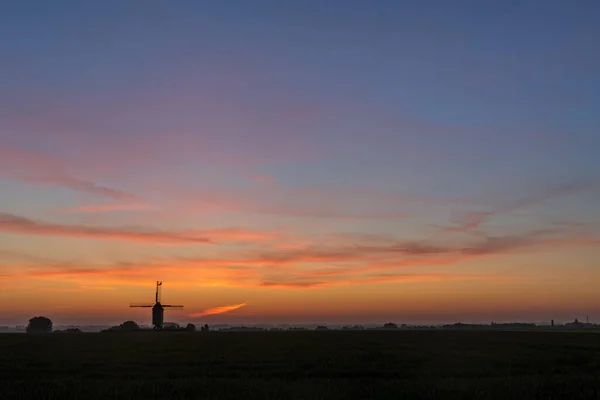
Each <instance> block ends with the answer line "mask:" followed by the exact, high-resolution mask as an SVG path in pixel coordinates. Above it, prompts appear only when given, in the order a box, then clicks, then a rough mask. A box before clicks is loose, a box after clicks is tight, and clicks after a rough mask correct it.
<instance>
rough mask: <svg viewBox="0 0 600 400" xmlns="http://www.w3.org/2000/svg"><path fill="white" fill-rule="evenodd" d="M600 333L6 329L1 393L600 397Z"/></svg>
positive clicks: (1, 338)
mask: <svg viewBox="0 0 600 400" xmlns="http://www.w3.org/2000/svg"><path fill="white" fill-rule="evenodd" d="M599 378H600V334H598V333H592V332H588V333H585V332H509V331H449V330H439V331H436V330H430V331H417V330H415V331H412V330H406V331H405V330H398V331H324V332H318V331H317V332H314V331H308V332H198V333H189V332H173V333H167V332H162V333H152V332H146V333H142V332H136V333H135V332H134V333H84V334H55V333H53V334H41V335H25V334H1V335H0V398H2V399H22V398H37V399H83V398H85V399H133V398H168V399H184V398H186V399H187V398H202V399H217V398H219V399H239V398H257V399H353V398H356V399H374V398H376V399H415V398H423V399H433V398H443V399H470V398H472V399H509V398H528V399H567V398H568V399H589V398H595V399H597V398H600V379H599Z"/></svg>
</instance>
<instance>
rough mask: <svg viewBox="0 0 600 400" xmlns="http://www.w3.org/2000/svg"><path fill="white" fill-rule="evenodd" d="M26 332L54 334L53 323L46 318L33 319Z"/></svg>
mask: <svg viewBox="0 0 600 400" xmlns="http://www.w3.org/2000/svg"><path fill="white" fill-rule="evenodd" d="M26 331H27V333H48V332H52V321H51V320H50V318H46V317H33V318H31V319H30V320H29V325H27V329H26Z"/></svg>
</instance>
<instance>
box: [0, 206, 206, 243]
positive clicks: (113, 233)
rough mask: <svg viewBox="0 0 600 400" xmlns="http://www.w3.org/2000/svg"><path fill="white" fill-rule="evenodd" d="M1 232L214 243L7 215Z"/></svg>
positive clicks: (183, 236) (187, 236)
mask: <svg viewBox="0 0 600 400" xmlns="http://www.w3.org/2000/svg"><path fill="white" fill-rule="evenodd" d="M0 232H9V233H20V234H29V235H45V236H68V237H79V238H97V239H113V240H127V241H134V242H158V243H161V242H162V243H170V244H208V243H211V240H210V239H208V238H207V237H204V236H198V235H194V234H193V233H192V232H189V233H184V232H167V231H151V230H147V231H143V230H135V229H126V228H110V227H92V226H83V225H65V224H53V223H47V222H43V221H36V220H32V219H28V218H24V217H20V216H16V215H12V214H6V213H0Z"/></svg>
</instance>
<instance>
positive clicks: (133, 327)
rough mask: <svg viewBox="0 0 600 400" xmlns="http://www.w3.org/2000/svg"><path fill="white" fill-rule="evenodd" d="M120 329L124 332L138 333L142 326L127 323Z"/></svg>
mask: <svg viewBox="0 0 600 400" xmlns="http://www.w3.org/2000/svg"><path fill="white" fill-rule="evenodd" d="M119 329H120V330H122V331H137V330H139V329H140V326H139V325H138V324H137V323H136V322H135V321H125V322H123V323H122V324H121V325H120V326H119Z"/></svg>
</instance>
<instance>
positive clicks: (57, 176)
mask: <svg viewBox="0 0 600 400" xmlns="http://www.w3.org/2000/svg"><path fill="white" fill-rule="evenodd" d="M0 174H1V175H3V176H5V177H8V178H11V179H19V180H22V181H25V182H31V183H41V184H50V185H55V186H61V187H64V188H68V189H71V190H74V191H77V192H82V193H86V194H91V195H96V196H102V197H106V198H110V199H115V200H121V201H139V200H140V199H139V198H138V197H137V196H135V195H133V194H131V193H127V192H125V191H122V190H118V189H114V188H109V187H106V186H103V185H99V184H97V183H94V182H91V181H89V180H86V179H81V178H77V177H75V176H73V175H71V174H70V173H68V172H67V166H66V165H65V164H64V163H63V162H62V161H61V160H59V159H57V158H54V157H52V156H49V155H46V154H43V153H40V152H36V151H32V150H26V149H21V148H16V147H13V146H8V145H6V144H2V143H0Z"/></svg>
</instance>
